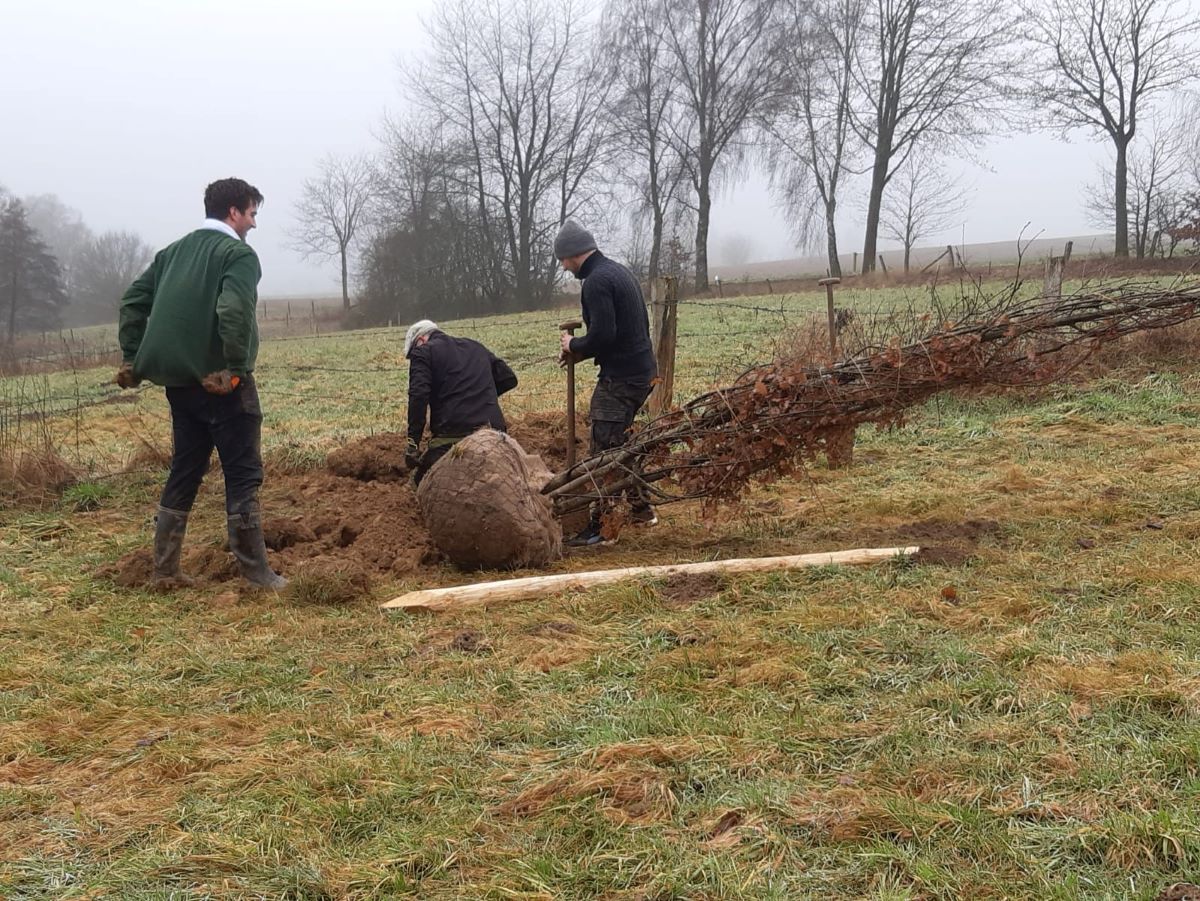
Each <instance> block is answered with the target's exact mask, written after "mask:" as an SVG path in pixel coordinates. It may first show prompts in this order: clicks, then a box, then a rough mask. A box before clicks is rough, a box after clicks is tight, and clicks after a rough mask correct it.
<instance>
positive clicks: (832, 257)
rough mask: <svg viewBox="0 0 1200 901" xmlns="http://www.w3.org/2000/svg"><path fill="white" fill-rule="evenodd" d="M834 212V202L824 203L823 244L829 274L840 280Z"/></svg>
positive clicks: (840, 266)
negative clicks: (824, 245)
mask: <svg viewBox="0 0 1200 901" xmlns="http://www.w3.org/2000/svg"><path fill="white" fill-rule="evenodd" d="M836 211H837V201H836V200H828V201H826V202H825V244H826V247H827V249H828V253H829V274H830V275H831V276H833V277H834V278H841V277H842V264H841V263H840V262H839V261H838V246H837V226H836V225H835V224H834V221H833V220H834V213H835V212H836Z"/></svg>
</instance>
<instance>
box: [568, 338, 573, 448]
mask: <svg viewBox="0 0 1200 901" xmlns="http://www.w3.org/2000/svg"><path fill="white" fill-rule="evenodd" d="M572 334H573V333H572ZM574 465H575V361H574V360H572V359H570V358H568V359H567V469H570V468H571V467H572V466H574Z"/></svg>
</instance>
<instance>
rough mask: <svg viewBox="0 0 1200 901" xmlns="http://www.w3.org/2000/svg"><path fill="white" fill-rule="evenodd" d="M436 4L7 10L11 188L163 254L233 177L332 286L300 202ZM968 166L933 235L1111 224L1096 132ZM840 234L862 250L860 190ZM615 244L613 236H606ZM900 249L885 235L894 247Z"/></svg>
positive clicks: (738, 214)
mask: <svg viewBox="0 0 1200 901" xmlns="http://www.w3.org/2000/svg"><path fill="white" fill-rule="evenodd" d="M433 5H434V0H338V2H331V0H239V2H235V3H212V2H200V0H170V2H164V0H102V2H98V0H33V2H28V3H9V4H6V9H5V12H4V50H3V52H2V53H0V123H2V127H3V133H4V138H3V139H2V140H0V185H3V186H5V187H7V188H8V189H9V190H10V191H12V192H13V193H15V194H17V195H19V196H25V195H29V194H41V193H53V194H57V195H58V196H59V197H60V198H61V199H62V201H63V202H64V203H65V204H67V205H68V206H70V207H74V208H75V209H77V210H79V211H80V212H81V213H82V215H83V218H84V221H85V222H86V223H87V224H88V225H89V226H90V227H91V228H92V229H93V230H94V231H104V230H106V229H129V230H132V231H135V232H137V233H139V234H140V235H141V236H142V237H143V238H144V239H145V240H147V241H148V242H149V243H151V244H153V245H154V246H156V247H158V246H161V245H163V244H166V243H168V242H170V241H172V240H174V239H175V238H176V237H179V236H180V235H181V234H183V233H184V232H186V231H189V230H190V229H192V228H194V227H195V226H196V225H197V224H198V222H199V220H200V219H201V218H202V217H203V206H202V204H201V197H202V194H203V189H204V186H205V185H206V184H207V183H208V182H210V181H212V180H213V179H216V178H222V177H226V176H230V175H236V176H238V177H241V178H245V179H247V180H248V181H251V182H252V183H254V184H256V185H257V186H258V187H259V188H260V189H261V190H262V192H263V193H264V194H265V195H266V204H265V205H264V208H263V211H262V213H261V214H260V215H259V220H258V221H259V228H258V229H257V230H256V231H255V232H252V233H251V235H250V241H251V243H252V244H253V245H254V246H255V248H256V249H257V250H258V251H259V254H260V256H261V258H262V261H263V270H264V275H263V281H262V286H261V292H262V294H263V295H264V296H271V295H281V294H332V293H336V291H337V272H336V266H333V265H329V266H325V267H317V266H314V265H312V264H306V263H304V262H302V261H301V260H300V258H299V257H298V255H297V254H295V253H294V252H293V251H291V250H290V249H288V239H287V236H286V234H285V232H286V230H287V229H288V228H290V227H292V226H293V220H292V211H293V205H294V203H295V201H296V199H297V196H298V194H299V190H300V185H301V183H302V182H303V180H304V179H305V178H306V177H307V176H308V175H310V174H311V173H312V171H313V169H314V167H315V164H316V162H317V161H318V160H319V159H320V158H321V157H322V156H323V155H325V154H326V153H329V152H334V153H348V152H354V151H358V150H370V149H373V147H374V135H375V134H376V133H377V131H378V126H379V122H380V120H381V118H382V116H383V114H384V113H385V112H391V113H393V114H395V113H402V111H403V102H402V99H401V85H400V74H399V69H398V65H397V63H398V61H399V60H400V59H401V58H403V57H410V56H412V55H414V54H419V53H420V52H421V49H422V47H423V45H424V32H423V28H422V24H421V18H422V16H423V15H427V14H428V12H429V10H430V9H432V7H433ZM1192 6H1193V8H1200V0H1192ZM979 156H980V158H981V159H982V160H984V161H986V163H987V165H988V169H986V170H985V169H980V168H978V167H972V168H971V169H970V170H969V172H968V173H967V175H966V177H965V180H966V181H967V182H969V183H972V184H973V185H974V191H973V193H972V202H971V204H970V206H969V209H968V210H967V212H966V214H965V217H964V219H963V221H962V222H960V223H958V224H956V225H955V226H954V227H953V228H952V229H950V230H949V231H948V233H946V234H943V235H938V236H936V237H935V238H932V239H931V240H930V241H929V242H928V243H930V244H937V243H945V242H946V241H951V240H952V241H954V242H955V243H957V242H959V241H960V240H962V239H963V237H964V235H965V239H966V241H967V242H968V243H973V242H981V241H1006V240H1015V238H1016V236H1017V234H1018V233H1019V232H1020V230H1021V228H1022V226H1024V225H1025V223H1027V222H1028V223H1030V229H1031V231H1032V232H1037V231H1041V232H1043V233H1044V234H1045V235H1046V236H1053V235H1080V234H1087V233H1092V232H1095V231H1097V229H1096V228H1095V227H1094V226H1092V225H1090V224H1089V223H1088V222H1087V218H1086V216H1085V214H1084V211H1083V207H1082V202H1081V189H1082V186H1083V185H1084V183H1085V182H1087V181H1090V180H1092V179H1094V178H1095V173H1096V167H1097V165H1098V164H1099V163H1100V162H1102V161H1103V160H1104V159H1106V149H1105V147H1104V145H1103V144H1102V143H1101V142H1100V141H1098V140H1089V139H1088V138H1087V137H1086V136H1084V135H1080V136H1079V138H1078V142H1077V143H1073V144H1066V143H1062V142H1060V141H1058V140H1057V139H1055V138H1053V137H1051V136H1049V135H1046V134H1039V135H1033V136H1029V135H1025V136H1015V137H1012V138H1008V139H997V140H994V141H991V142H989V143H988V144H987V145H986V146H985V147H984V148H982V150H981V151H980V153H979ZM844 203H845V205H846V206H847V207H848V212H847V217H846V222H845V224H844V225H843V234H842V236H841V241H842V249H843V250H844V251H845V252H850V251H852V250H855V249H858V248H857V246H856V245H858V244H860V243H861V227H860V225H859V223H858V222H857V221H856V220H858V219H860V218H861V214H859V213H857V212H856V211H855V209H854V207H855V206H857V204H856V203H855V202H854V200H853V199H852V198H847V199H846V201H844ZM734 235H741V236H745V237H746V238H747V239H749V242H750V246H751V248H752V259H756V260H767V259H778V258H783V257H789V256H795V255H797V251H796V249H795V248H794V247H793V244H792V241H791V239H790V237H789V233H788V229H787V226H786V225H785V223H784V222H783V220H782V219H781V218H780V216H779V215H778V213H777V212H776V210H775V208H774V204H773V202H772V200H771V198H770V196H769V193H768V191H767V189H766V186H765V183H764V182H763V179H762V178H761V177H752V178H750V179H749V180H748V181H746V182H744V183H743V184H741V185H740V186H737V187H734V188H731V189H728V190H726V191H725V192H724V193H723V194H722V196H721V198H720V199H719V201H718V202H717V204H716V205H715V207H714V210H713V224H712V234H711V240H710V256H711V258H712V260H713V262H720V261H721V256H722V246H723V244H725V243H726V242H727V241H728V239H729V238H730V237H731V236H734ZM597 238H598V239H599V241H600V243H601V246H604V243H605V239H604V236H603V235H597ZM886 247H887V245H884V248H885V249H886Z"/></svg>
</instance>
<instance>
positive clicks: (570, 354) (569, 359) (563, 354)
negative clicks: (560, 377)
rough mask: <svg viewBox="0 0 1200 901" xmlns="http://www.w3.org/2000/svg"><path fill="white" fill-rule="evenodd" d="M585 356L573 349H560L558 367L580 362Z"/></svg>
mask: <svg viewBox="0 0 1200 901" xmlns="http://www.w3.org/2000/svg"><path fill="white" fill-rule="evenodd" d="M582 359H583V358H582V357H580V356H579V354H577V353H575V351H573V350H560V351H559V352H558V368H559V369H562V368H563V367H565V366H566V365H567V364H568V363H578V362H580V360H582Z"/></svg>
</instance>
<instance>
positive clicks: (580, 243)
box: [554, 219, 596, 260]
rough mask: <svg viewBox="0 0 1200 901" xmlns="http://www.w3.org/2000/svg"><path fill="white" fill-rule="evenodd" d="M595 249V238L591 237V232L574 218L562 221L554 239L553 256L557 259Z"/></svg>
mask: <svg viewBox="0 0 1200 901" xmlns="http://www.w3.org/2000/svg"><path fill="white" fill-rule="evenodd" d="M595 249H596V239H595V238H593V237H592V233H591V232H590V231H588V230H587V229H586V228H584V227H583V226H582V225H580V224H579V223H577V222H576V221H575V220H574V219H568V220H567V221H566V222H564V223H563V224H562V228H560V229H559V230H558V236H557V237H556V238H555V239H554V257H555V259H559V260H565V259H566V258H567V257H573V256H578V255H579V254H581V253H587V252H588V251H589V250H595Z"/></svg>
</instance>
